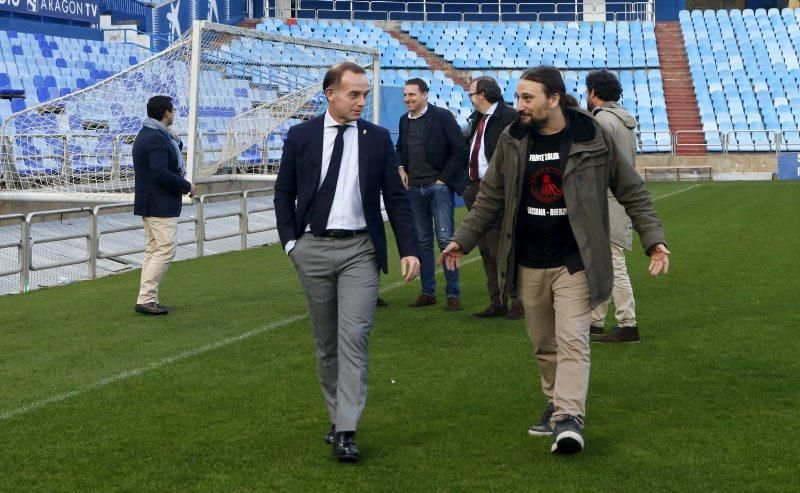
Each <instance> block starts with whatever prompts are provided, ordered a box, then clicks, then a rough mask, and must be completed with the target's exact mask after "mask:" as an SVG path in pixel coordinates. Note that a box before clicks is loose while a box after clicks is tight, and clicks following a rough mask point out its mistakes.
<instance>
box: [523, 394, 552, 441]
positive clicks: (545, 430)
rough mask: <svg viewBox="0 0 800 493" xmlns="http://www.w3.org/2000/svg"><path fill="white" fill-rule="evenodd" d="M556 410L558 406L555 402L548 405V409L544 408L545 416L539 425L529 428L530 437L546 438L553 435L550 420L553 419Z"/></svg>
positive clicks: (535, 424)
mask: <svg viewBox="0 0 800 493" xmlns="http://www.w3.org/2000/svg"><path fill="white" fill-rule="evenodd" d="M555 410H556V406H555V405H554V404H553V401H550V402H548V403H547V407H546V408H544V414H542V417H541V418H539V422H538V423H534V424H532V425H531V427H530V428H528V435H530V436H532V437H545V436H550V435H552V434H553V427H552V426H550V418H552V417H553V413H554V412H555Z"/></svg>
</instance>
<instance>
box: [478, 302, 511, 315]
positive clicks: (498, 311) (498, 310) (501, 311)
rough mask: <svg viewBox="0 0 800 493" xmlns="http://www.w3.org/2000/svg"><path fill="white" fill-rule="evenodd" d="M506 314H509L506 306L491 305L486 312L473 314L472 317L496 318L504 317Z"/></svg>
mask: <svg viewBox="0 0 800 493" xmlns="http://www.w3.org/2000/svg"><path fill="white" fill-rule="evenodd" d="M506 313H508V307H507V306H505V305H489V306H487V307H486V309H485V310H484V311H482V312H478V313H473V314H472V316H473V317H475V318H494V317H502V316H503V315H505V314H506Z"/></svg>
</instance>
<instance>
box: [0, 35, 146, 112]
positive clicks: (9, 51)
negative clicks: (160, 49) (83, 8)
mask: <svg viewBox="0 0 800 493" xmlns="http://www.w3.org/2000/svg"><path fill="white" fill-rule="evenodd" d="M148 56H149V52H148V50H146V49H144V48H141V47H139V46H136V45H133V44H128V43H107V42H103V41H95V40H85V39H75V38H62V37H58V36H47V35H43V34H32V33H17V32H14V31H0V57H2V59H0V96H5V97H8V96H11V100H10V101H9V100H7V99H6V100H3V101H8V103H7V104H6V103H5V102H4V103H2V107H0V108H2V109H0V111H2V113H0V116H2V117H5V116H7V115H8V114H9V113H7V111H8V110H9V109H13V110H14V111H19V110H20V109H23V108H25V107H30V106H33V105H36V104H39V103H43V102H46V101H49V100H51V99H54V98H57V97H59V96H63V95H65V94H69V93H70V92H72V91H74V90H76V89H83V88H85V87H88V86H90V85H92V84H94V83H95V82H96V81H98V80H102V79H105V78H107V77H109V76H110V75H112V74H114V73H116V72H119V71H121V70H123V69H125V68H128V67H129V66H131V65H136V64H137V63H139V61H140V60H144V59H145V58H147V57H148ZM22 96H24V98H23V97H22ZM16 99H20V100H21V101H15V100H16ZM9 105H11V106H9Z"/></svg>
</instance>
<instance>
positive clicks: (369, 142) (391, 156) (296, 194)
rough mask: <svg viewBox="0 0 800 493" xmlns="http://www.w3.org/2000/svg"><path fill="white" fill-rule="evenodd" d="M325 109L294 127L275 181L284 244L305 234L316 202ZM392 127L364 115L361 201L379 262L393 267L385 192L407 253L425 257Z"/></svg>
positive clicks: (402, 251) (384, 268)
mask: <svg viewBox="0 0 800 493" xmlns="http://www.w3.org/2000/svg"><path fill="white" fill-rule="evenodd" d="M324 124H325V114H324V113H323V114H322V115H319V116H316V117H314V118H312V119H310V120H308V121H305V122H303V123H299V124H297V125H295V126H293V127H292V128H290V129H289V132H288V133H287V134H286V140H285V141H284V143H283V156H281V167H280V170H279V171H278V179H277V180H276V181H275V218H276V220H277V223H278V224H277V226H278V235H279V236H280V238H281V244H282V245H283V246H284V247H285V246H286V243H287V242H289V241H291V240H296V239H297V238H299V237H300V236H302V235H303V234H304V233H305V231H306V226H308V221H307V220H306V216H307V215H308V211H309V207H310V206H311V204H312V203H313V202H314V197H315V196H316V194H317V189H318V187H319V183H320V175H321V172H322V143H323V132H324ZM397 168H398V163H397V154H395V152H394V147H393V146H392V140H391V138H390V137H389V131H388V130H386V129H385V128H383V127H379V126H377V125H375V124H373V123H370V122H368V121H366V120H358V181H359V185H360V189H361V203H362V205H363V207H364V218H365V219H366V222H367V230H368V231H369V237H370V240H372V245H373V247H374V248H375V257H376V259H377V261H378V267H379V268H380V269H381V270H382V271H383V272H388V271H389V266H388V260H387V253H386V232H385V230H384V226H383V216H381V192H383V202H384V204H385V205H386V212H387V213H388V214H389V221H390V222H391V224H392V228H393V229H394V233H395V240H396V241H397V250H398V251H399V252H400V256H401V257H410V256H413V257H419V251H418V246H417V233H416V230H415V229H414V219H413V216H412V213H411V202H410V201H409V200H408V197H407V196H406V191H405V189H404V188H403V183H402V182H401V181H400V174H399V172H398V169H397Z"/></svg>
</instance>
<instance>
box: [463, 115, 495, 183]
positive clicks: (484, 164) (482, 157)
mask: <svg viewBox="0 0 800 493" xmlns="http://www.w3.org/2000/svg"><path fill="white" fill-rule="evenodd" d="M496 109H497V103H494V104H493V105H492V106H491V107H490V108H489V109H488V110H487V111H486V121H485V122H483V138H482V139H481V141H480V143H478V145H480V146H481V147H480V149H478V178H480V179H483V175H485V174H486V170H487V169H489V161H487V160H486V153H485V152H484V143H485V141H486V126H487V125H488V124H489V118H491V117H492V115H493V114H494V110H496ZM477 128H478V127H475V129H476V132H475V133H477ZM475 145H476V142H475V137H474V136H473V138H472V144H471V145H470V146H469V155H470V156H472V151H473V150H474V149H475Z"/></svg>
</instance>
